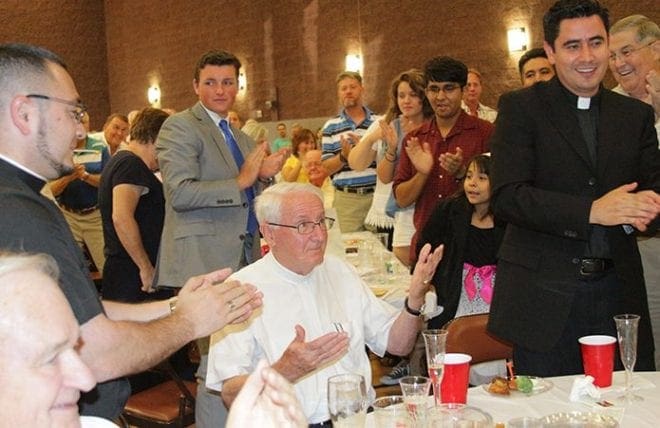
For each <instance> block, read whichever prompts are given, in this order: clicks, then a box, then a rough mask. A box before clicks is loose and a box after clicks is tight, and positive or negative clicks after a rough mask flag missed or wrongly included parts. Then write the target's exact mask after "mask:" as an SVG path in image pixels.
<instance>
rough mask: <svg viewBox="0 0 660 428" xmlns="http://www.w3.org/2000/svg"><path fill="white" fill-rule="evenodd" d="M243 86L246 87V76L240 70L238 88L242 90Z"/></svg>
mask: <svg viewBox="0 0 660 428" xmlns="http://www.w3.org/2000/svg"><path fill="white" fill-rule="evenodd" d="M245 88H247V78H246V77H245V73H244V72H240V73H238V90H239V91H241V92H242V91H244V90H245Z"/></svg>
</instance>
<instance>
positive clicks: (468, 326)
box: [443, 314, 513, 364]
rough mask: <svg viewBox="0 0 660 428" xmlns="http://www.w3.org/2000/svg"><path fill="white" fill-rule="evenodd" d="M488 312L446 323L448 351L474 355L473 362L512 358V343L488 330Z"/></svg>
mask: <svg viewBox="0 0 660 428" xmlns="http://www.w3.org/2000/svg"><path fill="white" fill-rule="evenodd" d="M486 324H488V314H477V315H465V316H462V317H457V318H454V319H453V320H451V321H449V322H447V324H445V325H444V327H443V328H444V329H445V330H447V332H448V333H447V345H446V350H447V352H458V353H462V354H469V355H471V356H472V364H476V363H481V362H484V361H493V360H500V359H506V358H511V357H512V354H513V349H512V347H511V344H509V343H507V342H505V341H503V340H501V339H499V338H497V337H495V336H492V335H491V334H490V333H488V331H486Z"/></svg>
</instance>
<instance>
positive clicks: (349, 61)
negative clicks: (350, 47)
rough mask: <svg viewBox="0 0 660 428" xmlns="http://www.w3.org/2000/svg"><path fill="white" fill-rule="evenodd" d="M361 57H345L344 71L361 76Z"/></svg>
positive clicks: (353, 55) (349, 55)
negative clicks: (353, 72)
mask: <svg viewBox="0 0 660 428" xmlns="http://www.w3.org/2000/svg"><path fill="white" fill-rule="evenodd" d="M362 67H363V63H362V57H361V56H360V55H359V54H348V55H346V71H357V72H358V73H360V74H362Z"/></svg>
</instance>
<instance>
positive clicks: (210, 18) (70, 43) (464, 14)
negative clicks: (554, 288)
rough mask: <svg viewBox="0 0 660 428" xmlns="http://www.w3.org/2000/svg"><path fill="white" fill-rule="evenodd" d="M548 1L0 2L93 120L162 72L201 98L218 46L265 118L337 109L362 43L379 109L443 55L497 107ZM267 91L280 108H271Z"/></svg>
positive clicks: (650, 9)
mask: <svg viewBox="0 0 660 428" xmlns="http://www.w3.org/2000/svg"><path fill="white" fill-rule="evenodd" d="M553 2H554V0H494V1H488V0H455V1H446V0H400V1H396V0H359V1H358V0H252V1H249V2H248V1H244V2H236V1H214V2H206V3H200V2H193V1H180V0H162V1H154V0H105V1H102V0H67V1H63V2H46V1H44V0H31V1H19V0H9V1H4V2H2V4H0V41H3V42H4V41H8V40H21V41H27V42H30V43H37V44H42V45H44V46H46V47H49V48H51V49H53V50H55V51H56V52H58V53H60V54H61V55H62V56H63V57H64V58H65V59H66V60H67V62H68V63H69V64H70V66H71V71H72V74H73V76H74V79H75V80H76V83H77V85H78V89H79V91H80V93H81V95H82V96H83V98H84V100H85V101H86V102H87V103H88V104H89V105H90V110H91V112H92V120H93V122H92V124H93V126H94V127H98V126H100V124H102V122H103V118H104V117H105V116H106V115H107V114H108V113H109V112H110V111H120V112H128V111H129V110H132V109H137V108H141V107H145V106H146V105H147V99H146V91H147V88H148V87H149V85H150V83H151V81H152V80H157V81H159V82H160V87H161V91H162V106H163V107H172V108H175V109H177V110H180V109H184V108H186V107H188V106H190V105H191V104H193V103H194V102H195V101H196V97H195V94H194V92H193V90H192V76H193V68H194V64H195V62H196V60H197V59H198V57H199V56H200V55H201V54H202V53H203V52H204V51H206V50H209V49H214V48H223V49H226V50H229V51H231V52H233V53H235V54H236V55H237V56H238V57H239V58H240V59H241V61H242V62H243V65H244V67H243V70H244V71H245V73H246V76H247V80H248V87H247V90H246V91H245V92H244V93H242V94H240V95H239V98H238V101H237V103H236V109H237V110H238V111H239V113H240V114H241V116H243V117H244V118H247V117H255V116H256V114H257V111H259V110H260V111H261V113H262V117H261V118H260V120H262V121H276V120H285V119H296V118H304V117H322V116H330V115H333V114H334V113H335V112H336V110H337V101H336V94H335V85H334V78H335V76H336V74H337V73H338V72H339V71H340V70H342V69H343V68H344V58H345V55H346V53H348V51H349V50H356V49H357V48H358V47H359V46H360V43H359V42H361V46H362V54H363V59H364V63H365V69H364V80H365V87H366V89H367V93H366V100H367V103H368V105H369V106H370V107H371V108H372V109H374V110H376V111H379V112H382V111H384V110H385V109H386V107H387V102H388V100H387V92H388V87H389V83H390V81H391V80H392V78H393V77H394V76H395V75H396V74H398V73H399V72H401V71H403V70H405V69H408V68H411V67H422V66H423V64H424V62H425V60H427V59H428V58H430V57H432V56H436V55H450V56H453V57H455V58H457V59H460V60H462V61H464V62H465V63H466V64H468V65H469V66H473V67H477V68H478V69H480V71H481V72H482V74H483V75H484V79H485V82H484V83H485V89H484V95H483V101H484V102H485V103H486V104H488V105H491V106H495V105H496V104H497V98H498V97H499V95H500V94H501V93H503V92H506V91H508V90H511V89H514V88H517V87H518V86H519V77H518V70H517V61H518V58H519V56H520V54H518V53H516V54H509V52H508V50H507V46H506V30H507V29H508V28H509V27H513V26H525V27H526V28H527V30H528V33H529V35H530V39H531V40H530V47H532V46H540V45H541V40H542V34H541V33H542V25H541V17H542V15H543V13H544V12H545V10H546V9H547V8H548V7H549V5H551V4H552V3H553ZM605 3H606V4H608V6H609V7H610V12H611V15H612V18H613V20H617V19H619V18H621V17H623V16H626V15H629V14H632V13H643V14H646V15H647V16H649V17H650V18H652V19H654V20H655V21H656V22H660V10H659V9H658V7H657V0H605ZM358 5H359V7H358ZM358 10H359V13H358ZM358 15H359V19H358ZM106 58H107V60H106ZM607 84H608V85H609V86H611V85H612V79H611V77H609V76H608V80H607ZM269 100H276V101H277V103H276V104H277V107H276V108H273V109H270V108H268V107H267V106H266V104H265V103H266V101H269Z"/></svg>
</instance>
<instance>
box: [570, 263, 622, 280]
mask: <svg viewBox="0 0 660 428" xmlns="http://www.w3.org/2000/svg"><path fill="white" fill-rule="evenodd" d="M577 264H578V267H579V270H578V274H579V276H580V278H582V279H596V278H600V277H602V276H603V274H604V273H605V272H607V271H608V270H610V269H612V268H613V267H614V262H613V261H612V259H596V258H584V259H578V263H577Z"/></svg>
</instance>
